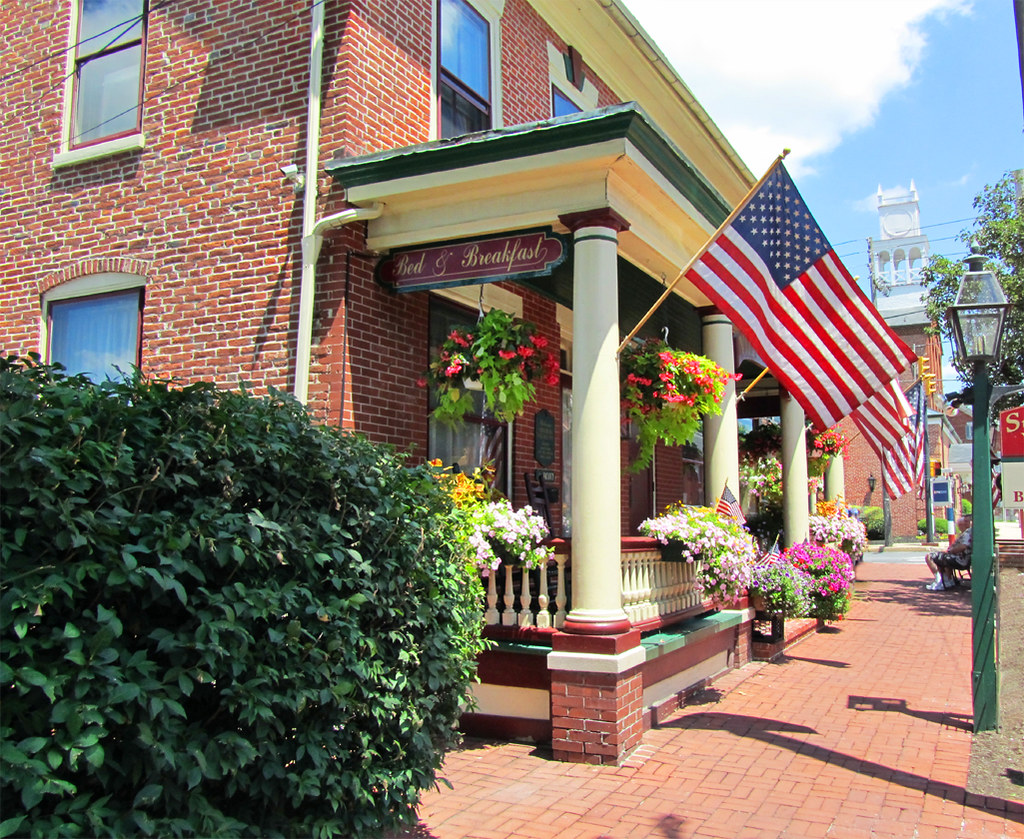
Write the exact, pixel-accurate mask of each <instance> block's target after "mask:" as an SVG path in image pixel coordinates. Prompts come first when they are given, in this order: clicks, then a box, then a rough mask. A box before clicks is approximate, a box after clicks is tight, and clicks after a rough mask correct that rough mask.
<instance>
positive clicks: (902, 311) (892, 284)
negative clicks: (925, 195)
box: [871, 181, 929, 323]
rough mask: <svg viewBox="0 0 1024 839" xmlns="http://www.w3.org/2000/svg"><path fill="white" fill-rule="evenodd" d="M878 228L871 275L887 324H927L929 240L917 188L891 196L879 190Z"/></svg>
mask: <svg viewBox="0 0 1024 839" xmlns="http://www.w3.org/2000/svg"><path fill="white" fill-rule="evenodd" d="M878 224H879V231H880V234H881V236H880V238H879V239H878V240H876V241H875V242H873V243H872V262H871V271H872V275H873V279H874V282H873V284H872V285H873V288H874V289H876V290H877V292H876V294H875V306H876V307H877V309H878V311H879V313H880V314H881V315H882V316H883V317H885V318H886V319H887V320H888V319H890V318H892V317H897V316H902V317H900V320H901V321H903V322H904V323H910V322H913V321H914V320H916V318H915V315H916V314H917V312H918V311H919V312H920V319H921V321H922V322H925V321H926V320H927V319H926V318H925V317H924V304H923V303H922V302H921V298H922V296H923V295H924V292H925V287H924V285H923V284H922V283H921V271H922V269H923V268H925V267H926V266H927V265H928V259H929V247H928V237H927V236H926V235H924V234H923V233H921V211H920V208H919V207H918V200H917V187H916V186H915V185H914V182H913V181H911V182H910V191H909V192H904V191H902V190H892V191H889V192H888V193H886V192H883V191H882V187H881V185H879V187H878Z"/></svg>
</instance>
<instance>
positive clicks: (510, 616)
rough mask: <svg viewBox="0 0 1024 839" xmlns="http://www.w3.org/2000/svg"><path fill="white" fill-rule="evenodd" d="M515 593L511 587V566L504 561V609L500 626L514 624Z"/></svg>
mask: <svg viewBox="0 0 1024 839" xmlns="http://www.w3.org/2000/svg"><path fill="white" fill-rule="evenodd" d="M515 602H516V593H515V591H514V590H513V587H512V566H511V565H509V564H508V563H505V611H504V612H502V613H501V625H502V626H515V625H516V610H515V608H513V607H514V606H515Z"/></svg>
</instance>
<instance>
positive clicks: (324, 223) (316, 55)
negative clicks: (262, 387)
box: [294, 0, 384, 404]
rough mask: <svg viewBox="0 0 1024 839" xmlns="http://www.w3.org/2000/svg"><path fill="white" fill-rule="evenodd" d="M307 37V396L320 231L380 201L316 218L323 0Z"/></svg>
mask: <svg viewBox="0 0 1024 839" xmlns="http://www.w3.org/2000/svg"><path fill="white" fill-rule="evenodd" d="M312 11H313V15H312V17H311V19H310V37H309V106H308V112H307V116H306V172H305V174H306V188H305V192H304V193H303V197H302V279H301V284H300V286H299V329H298V336H297V338H296V346H295V389H294V394H295V398H296V399H298V400H299V401H300V402H302V403H303V404H305V403H306V402H307V401H308V399H309V367H310V364H311V362H312V354H313V303H314V299H315V297H316V262H317V259H318V258H319V257H320V248H321V247H322V246H323V243H324V234H325V233H326V232H327V231H329V230H333V229H334V228H336V227H341V226H343V225H346V224H351V223H352V222H355V221H366V220H369V219H374V218H378V217H379V216H380V214H381V213H382V212H383V211H384V205H383V204H377V203H375V204H373V205H372V206H370V207H367V208H363V207H352V208H350V209H348V210H342V211H341V212H340V213H335V214H334V215H331V216H327V217H326V218H322V219H320V221H317V220H316V210H317V199H318V197H319V189H318V183H319V167H320V116H321V105H320V90H321V86H322V84H323V63H324V3H323V0H319V1H317V0H314V2H313V8H312Z"/></svg>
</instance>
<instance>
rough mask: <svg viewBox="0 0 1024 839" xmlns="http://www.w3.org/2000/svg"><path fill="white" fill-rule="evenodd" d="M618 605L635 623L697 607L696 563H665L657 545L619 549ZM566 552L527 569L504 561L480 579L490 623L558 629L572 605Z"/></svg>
mask: <svg viewBox="0 0 1024 839" xmlns="http://www.w3.org/2000/svg"><path fill="white" fill-rule="evenodd" d="M620 556H621V562H620V567H621V573H622V609H623V611H624V612H625V613H626V616H627V617H628V618H629V621H630V623H631V624H633V625H634V626H637V625H641V624H647V623H654V622H657V621H658V620H659V619H664V618H666V617H668V616H671V615H675V614H679V613H681V612H686V611H692V610H695V609H697V608H699V607H700V605H701V598H700V595H699V594H698V593H697V586H696V583H697V566H696V565H694V564H691V563H687V562H665V561H663V560H662V558H661V551H660V550H659V549H658V548H657V547H646V548H636V547H633V548H630V549H624V550H623V551H622V552H621V555H620ZM568 560H569V554H568V553H556V554H555V555H554V556H553V557H552V558H551V559H550V560H549V561H548V565H547V567H546V568H541V569H537V570H534V571H530V572H525V571H524V570H523V569H521V568H513V567H512V566H507V565H506V566H502V567H501V568H499V569H498V570H497V571H493V572H491V573H490V574H489V575H488V576H487V577H486V578H485V579H484V587H485V590H486V592H487V594H486V609H485V613H484V618H485V622H486V624H487V625H488V626H505V627H523V628H526V627H536V628H538V629H548V628H554V629H561V628H562V626H563V624H564V623H565V616H566V613H567V612H568V611H569V610H570V609H571V608H572V603H571V602H570V598H571V592H570V590H569V578H568V575H569V562H568Z"/></svg>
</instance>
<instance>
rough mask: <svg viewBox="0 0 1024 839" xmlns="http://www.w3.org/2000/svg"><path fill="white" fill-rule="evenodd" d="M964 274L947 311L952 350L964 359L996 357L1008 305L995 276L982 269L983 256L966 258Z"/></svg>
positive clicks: (987, 360)
mask: <svg viewBox="0 0 1024 839" xmlns="http://www.w3.org/2000/svg"><path fill="white" fill-rule="evenodd" d="M966 261H967V268H968V270H967V273H966V274H965V275H964V278H963V281H962V282H961V283H960V290H959V291H958V292H957V295H956V303H954V304H953V305H952V306H951V307H950V310H949V318H950V322H951V324H952V327H953V340H954V341H955V342H956V353H957V355H958V356H959V357H960V358H961V359H963V360H964V361H965V362H974V361H985V362H989V361H993V360H995V359H997V358H998V357H999V345H1000V343H1001V340H1002V337H1003V321H1004V320H1005V319H1006V310H1007V309H1009V308H1010V304H1009V303H1008V302H1007V300H1006V295H1005V294H1004V293H1003V289H1002V288H1001V287H1000V285H999V282H998V280H996V275H995V274H993V273H992V272H991V271H987V270H985V268H984V262H985V260H984V257H982V256H980V255H978V254H974V253H972V254H971V255H970V256H969V257H967V260H966Z"/></svg>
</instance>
